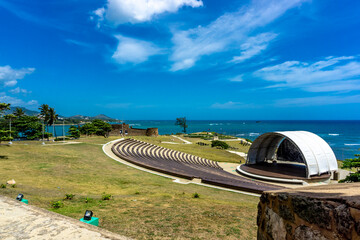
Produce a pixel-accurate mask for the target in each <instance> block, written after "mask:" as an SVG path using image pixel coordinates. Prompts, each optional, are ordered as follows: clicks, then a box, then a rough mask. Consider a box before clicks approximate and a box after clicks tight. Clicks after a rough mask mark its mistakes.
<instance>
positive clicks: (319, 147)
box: [246, 131, 338, 178]
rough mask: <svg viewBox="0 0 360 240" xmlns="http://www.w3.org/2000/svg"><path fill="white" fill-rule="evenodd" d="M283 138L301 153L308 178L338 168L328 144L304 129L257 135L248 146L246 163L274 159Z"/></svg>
mask: <svg viewBox="0 0 360 240" xmlns="http://www.w3.org/2000/svg"><path fill="white" fill-rule="evenodd" d="M285 138H286V139H288V140H289V141H290V142H291V143H293V146H294V148H296V149H297V150H298V151H299V152H300V153H301V155H302V157H303V159H304V163H305V165H306V175H307V177H308V178H310V177H311V176H314V175H320V174H322V173H327V172H331V171H337V170H338V165H337V161H336V157H335V154H334V152H333V151H332V149H331V147H330V146H329V144H327V143H326V142H325V141H324V139H322V138H321V137H319V136H318V135H316V134H314V133H311V132H306V131H285V132H270V133H265V134H263V135H261V136H259V137H258V138H257V139H256V140H255V141H254V142H253V144H252V145H251V147H250V150H249V153H248V157H247V161H246V164H256V163H260V162H264V161H265V160H267V159H270V160H272V159H274V158H275V157H276V151H277V149H278V147H279V145H280V143H281V142H282V141H283V140H284V139H285ZM289 160H290V161H291V159H289Z"/></svg>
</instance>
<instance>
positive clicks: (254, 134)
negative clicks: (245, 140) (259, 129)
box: [249, 133, 260, 137]
mask: <svg viewBox="0 0 360 240" xmlns="http://www.w3.org/2000/svg"><path fill="white" fill-rule="evenodd" d="M259 135H260V133H249V136H252V137H253V136H259Z"/></svg>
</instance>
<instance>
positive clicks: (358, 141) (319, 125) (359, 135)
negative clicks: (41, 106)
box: [49, 120, 360, 160]
mask: <svg viewBox="0 0 360 240" xmlns="http://www.w3.org/2000/svg"><path fill="white" fill-rule="evenodd" d="M125 122H126V123H128V124H130V125H131V126H133V127H134V128H148V127H157V128H159V133H160V134H172V133H174V134H175V133H177V132H180V131H181V128H180V127H179V126H175V124H174V123H175V121H174V120H159V121H157V120H127V121H125ZM188 126H189V127H188V130H187V131H188V132H189V133H190V132H200V131H213V132H218V133H222V134H227V135H233V136H237V137H243V138H248V139H251V140H254V139H256V138H257V137H258V136H259V135H261V134H263V133H266V132H273V131H296V130H303V131H310V132H313V133H315V134H318V135H319V136H320V137H322V138H323V139H324V140H325V141H326V142H327V143H328V144H329V145H330V146H331V148H332V149H333V151H334V152H335V155H336V157H337V158H338V159H340V160H343V159H346V158H353V157H354V154H356V153H360V149H359V148H360V121H241V120H236V121H234V120H232V121H230V120H221V121H220V120H217V121H215V120H196V121H194V120H193V121H191V120H189V121H188ZM68 128H69V126H65V132H67V130H68ZM49 130H52V129H49ZM56 132H57V135H59V136H60V135H62V126H57V127H56Z"/></svg>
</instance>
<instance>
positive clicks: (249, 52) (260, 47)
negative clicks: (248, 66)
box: [232, 33, 277, 62]
mask: <svg viewBox="0 0 360 240" xmlns="http://www.w3.org/2000/svg"><path fill="white" fill-rule="evenodd" d="M276 36H277V34H274V33H261V34H259V35H257V36H255V37H250V38H249V39H248V40H247V41H246V42H245V43H243V44H242V45H241V50H242V51H241V55H240V56H234V57H233V59H232V62H243V61H245V60H247V59H250V58H252V57H253V56H256V55H258V54H260V53H261V52H262V51H264V50H265V49H266V48H267V47H268V45H269V43H270V41H271V40H273V39H274V38H275V37H276Z"/></svg>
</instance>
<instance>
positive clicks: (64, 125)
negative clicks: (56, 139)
mask: <svg viewBox="0 0 360 240" xmlns="http://www.w3.org/2000/svg"><path fill="white" fill-rule="evenodd" d="M63 142H65V119H64V118H63Z"/></svg>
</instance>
